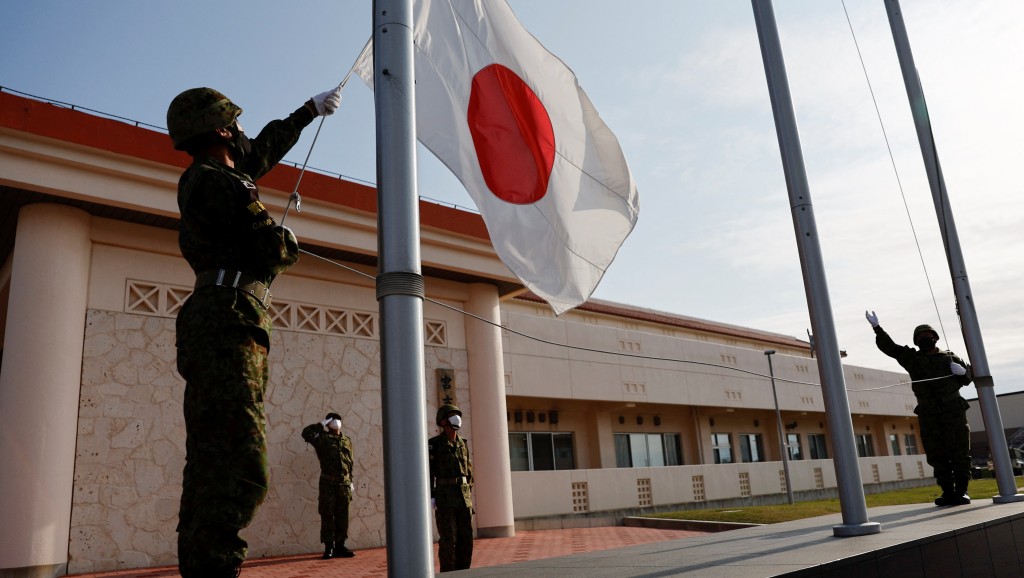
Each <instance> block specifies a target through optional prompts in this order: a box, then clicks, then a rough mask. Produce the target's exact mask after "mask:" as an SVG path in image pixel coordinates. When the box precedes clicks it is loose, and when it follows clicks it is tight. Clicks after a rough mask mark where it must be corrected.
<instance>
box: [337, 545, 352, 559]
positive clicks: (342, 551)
mask: <svg viewBox="0 0 1024 578" xmlns="http://www.w3.org/2000/svg"><path fill="white" fill-rule="evenodd" d="M355 555H356V553H355V552H353V551H352V550H349V549H348V548H346V547H345V543H344V542H335V543H334V557H335V558H353V557H355Z"/></svg>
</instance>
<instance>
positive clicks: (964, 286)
mask: <svg viewBox="0 0 1024 578" xmlns="http://www.w3.org/2000/svg"><path fill="white" fill-rule="evenodd" d="M885 10H886V12H887V13H888V14H889V27H890V28H891V29H892V38H893V41H894V42H895V44H896V55H897V56H898V57H899V61H900V69H901V70H902V71H903V84H905V85H906V87H907V98H909V99H910V111H911V113H912V114H913V116H914V125H915V126H916V127H917V140H918V143H920V145H921V155H922V156H923V157H924V166H925V171H926V172H927V173H928V185H929V186H930V187H931V190H932V200H933V202H934V203H935V213H936V215H937V216H938V219H939V230H940V231H941V232H942V243H943V244H944V245H945V248H946V260H947V262H948V263H949V274H950V277H951V278H952V280H953V293H954V295H955V296H956V306H957V311H958V312H959V313H960V325H961V327H962V331H963V336H964V343H965V344H966V345H967V355H968V357H970V359H971V369H972V370H973V372H974V387H975V388H977V390H978V402H979V405H980V406H981V416H982V419H983V420H984V422H985V432H986V433H987V434H988V444H989V445H988V447H989V448H991V451H992V462H993V465H994V466H995V469H996V485H998V487H999V495H998V496H995V497H993V498H992V501H993V502H996V503H1008V502H1020V501H1024V494H1018V493H1017V483H1016V481H1015V480H1014V478H1013V466H1012V465H1011V464H1010V453H1009V448H1008V447H1007V445H1006V437H1005V434H1004V433H1003V418H1002V416H1000V414H999V404H998V403H997V402H996V394H995V384H994V382H993V380H992V373H991V370H990V369H989V366H988V356H987V355H986V354H985V343H984V342H983V341H982V339H981V327H980V326H979V324H978V314H977V312H976V311H975V309H974V296H973V294H972V293H971V284H970V281H968V279H967V267H966V266H965V264H964V255H963V252H962V251H961V250H960V237H959V235H957V232H956V222H955V221H954V220H953V210H952V209H951V208H950V206H949V196H948V195H947V194H946V182H945V180H944V179H943V178H942V167H941V166H940V165H939V153H938V150H937V149H936V148H935V139H934V135H933V134H932V123H931V120H930V118H929V117H928V105H927V103H925V100H924V89H923V88H921V79H920V78H919V77H918V75H917V66H916V65H915V64H914V55H913V53H912V52H911V51H910V39H909V37H908V36H907V28H906V26H905V25H904V24H903V13H902V11H901V10H900V3H899V1H898V0H885Z"/></svg>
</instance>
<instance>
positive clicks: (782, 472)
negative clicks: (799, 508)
mask: <svg viewBox="0 0 1024 578" xmlns="http://www.w3.org/2000/svg"><path fill="white" fill-rule="evenodd" d="M779 488H781V489H782V491H783V492H789V486H787V485H786V471H785V470H779Z"/></svg>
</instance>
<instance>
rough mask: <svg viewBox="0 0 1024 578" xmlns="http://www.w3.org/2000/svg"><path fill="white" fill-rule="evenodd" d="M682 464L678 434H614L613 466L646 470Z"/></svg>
mask: <svg viewBox="0 0 1024 578" xmlns="http://www.w3.org/2000/svg"><path fill="white" fill-rule="evenodd" d="M682 463H683V460H682V454H681V453H680V451H679V434H636V433H617V434H615V466H616V467H619V468H646V467H651V466H678V465H681V464H682Z"/></svg>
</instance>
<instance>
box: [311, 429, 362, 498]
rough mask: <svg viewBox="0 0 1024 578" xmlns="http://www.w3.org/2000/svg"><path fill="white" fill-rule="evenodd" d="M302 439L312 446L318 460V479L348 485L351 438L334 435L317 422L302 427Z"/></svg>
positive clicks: (350, 479)
mask: <svg viewBox="0 0 1024 578" xmlns="http://www.w3.org/2000/svg"><path fill="white" fill-rule="evenodd" d="M302 439H304V440H306V442H307V443H309V444H310V445H312V446H313V449H315V450H316V457H317V458H318V459H319V460H320V479H322V480H326V481H330V482H338V483H342V484H345V485H348V484H350V483H351V482H352V440H351V439H349V437H348V436H346V435H345V434H338V435H334V434H332V433H330V432H328V431H327V430H325V429H324V426H322V425H320V424H319V423H314V424H310V425H307V426H306V427H304V428H303V429H302Z"/></svg>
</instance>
